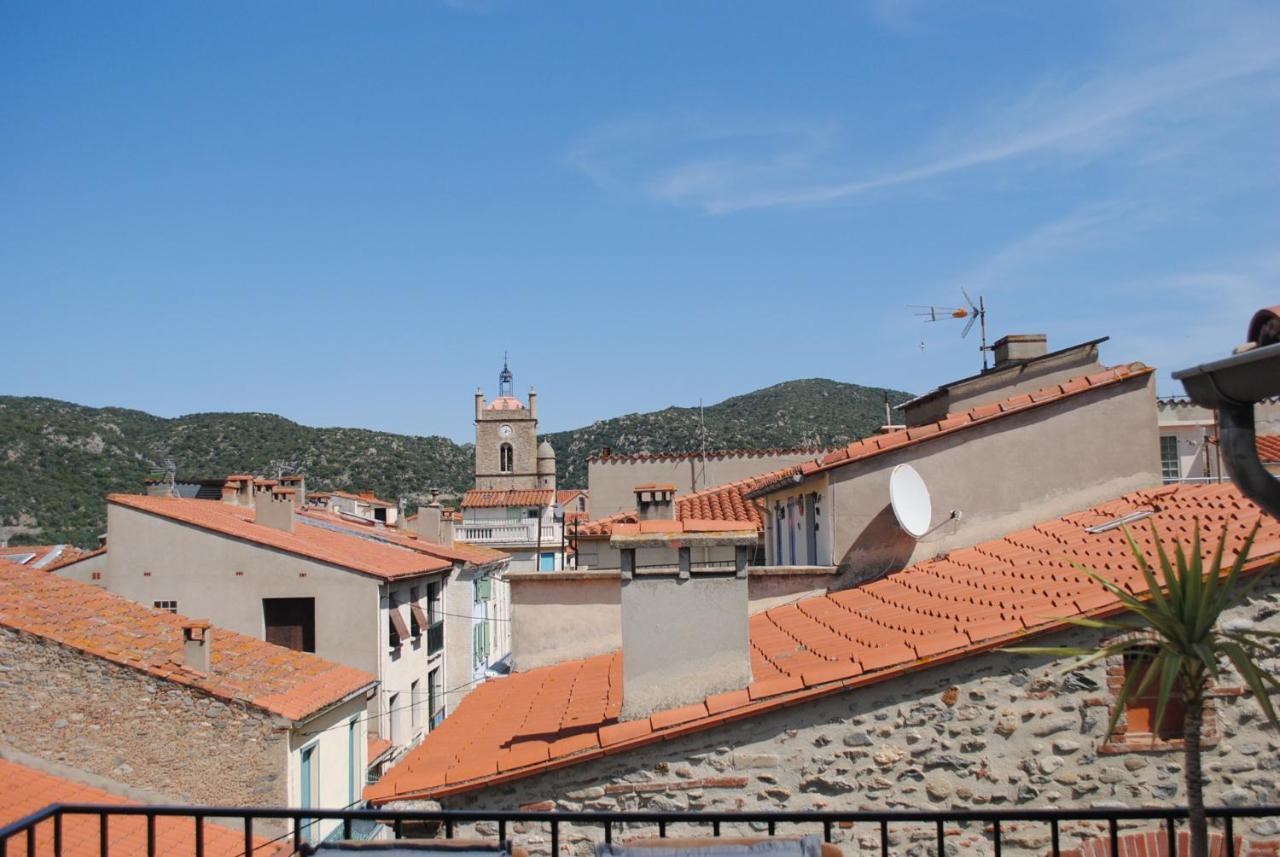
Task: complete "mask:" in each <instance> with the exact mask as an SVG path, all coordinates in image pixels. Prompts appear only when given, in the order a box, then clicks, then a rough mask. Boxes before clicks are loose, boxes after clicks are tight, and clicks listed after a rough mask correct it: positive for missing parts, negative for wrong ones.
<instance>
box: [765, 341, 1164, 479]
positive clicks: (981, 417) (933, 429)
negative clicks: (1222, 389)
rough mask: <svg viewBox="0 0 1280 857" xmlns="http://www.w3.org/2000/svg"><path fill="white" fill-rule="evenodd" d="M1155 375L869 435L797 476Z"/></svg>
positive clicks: (1138, 367)
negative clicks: (1102, 388)
mask: <svg viewBox="0 0 1280 857" xmlns="http://www.w3.org/2000/svg"><path fill="white" fill-rule="evenodd" d="M1154 371H1155V370H1154V369H1152V368H1151V367H1150V366H1145V365H1143V364H1141V363H1130V364H1127V365H1124V366H1113V367H1111V368H1110V369H1104V370H1102V371H1101V372H1095V373H1094V374H1092V375H1081V376H1079V377H1077V378H1071V379H1069V380H1067V381H1063V382H1062V383H1061V384H1054V385H1052V386H1049V387H1044V388H1041V389H1039V390H1036V391H1035V392H1034V393H1022V394H1019V395H1017V396H1011V397H1010V398H1008V399H1005V400H1003V401H1000V402H993V403H991V404H989V405H979V406H978V407H976V408H973V409H971V410H968V411H962V412H960V413H954V414H947V415H946V416H945V417H944V418H942V419H941V420H938V421H937V422H932V423H925V424H924V425H919V426H912V427H911V428H906V429H898V430H897V431H891V432H886V433H885V434H877V435H872V436H871V437H866V438H863V439H862V440H858V441H854V442H853V443H850V444H848V445H847V446H845V447H844V448H843V449H838V450H836V451H835V452H832V453H830V454H828V455H825V456H823V457H822V458H820V459H818V460H817V461H811V462H806V463H804V464H800V465H797V468H798V472H799V473H800V474H801V475H802V476H811V475H813V474H815V473H821V472H823V471H825V470H832V469H834V468H836V467H843V466H845V465H846V464H852V463H853V462H855V461H862V460H864V459H868V458H872V457H874V456H876V455H879V454H881V453H883V452H888V451H890V450H894V449H901V448H903V447H907V446H912V445H914V444H918V443H923V442H924V441H927V440H930V439H932V438H936V437H944V436H947V435H951V434H955V433H956V432H960V431H964V430H966V429H969V428H972V427H973V426H975V425H982V424H985V423H989V422H993V421H995V420H998V419H1001V418H1002V417H1005V416H1008V415H1010V414H1016V413H1022V412H1024V411H1028V410H1031V409H1033V408H1038V407H1041V406H1042V405H1048V404H1052V403H1054V402H1059V401H1062V400H1063V399H1068V398H1071V397H1072V396H1076V395H1079V394H1080V393H1084V392H1087V391H1089V390H1096V389H1098V388H1100V387H1108V386H1110V385H1112V384H1116V383H1119V382H1121V381H1127V380H1129V379H1131V378H1141V377H1145V376H1147V375H1150V374H1151V373H1152V372H1154ZM787 475H789V474H787ZM785 478H786V475H784V476H783V478H780V479H779V480H777V482H776V483H769V484H764V485H762V486H761V487H760V488H757V489H756V490H755V493H756V494H763V493H765V492H767V491H770V490H773V489H774V488H775V487H776V486H777V484H781V483H783V482H784V481H785Z"/></svg>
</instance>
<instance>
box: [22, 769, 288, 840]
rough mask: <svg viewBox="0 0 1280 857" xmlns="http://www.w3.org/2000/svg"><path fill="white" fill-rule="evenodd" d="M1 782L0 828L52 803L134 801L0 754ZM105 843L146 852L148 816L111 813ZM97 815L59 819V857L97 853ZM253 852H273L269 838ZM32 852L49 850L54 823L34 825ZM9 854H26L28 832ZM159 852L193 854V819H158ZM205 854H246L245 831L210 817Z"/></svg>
mask: <svg viewBox="0 0 1280 857" xmlns="http://www.w3.org/2000/svg"><path fill="white" fill-rule="evenodd" d="M0 781H2V782H4V784H5V787H4V790H3V791H0V827H3V826H4V825H6V824H10V823H12V822H15V821H18V820H19V819H22V818H26V817H27V816H28V815H32V814H34V813H36V812H39V811H40V810H42V809H44V808H45V807H46V806H48V805H49V804H53V803H96V804H107V805H110V806H138V805H139V804H138V802H137V801H133V800H127V799H125V798H122V797H119V796H118V795H113V794H111V793H110V792H106V791H103V790H102V789H98V788H94V787H93V786H86V785H83V784H82V783H77V782H75V781H73V780H68V779H65V778H63V777H58V776H54V775H53V774H46V773H45V772H43V771H37V770H35V769H34V768H28V767H26V766H25V765H19V764H18V763H17V762H10V761H8V760H6V759H0ZM108 830H109V834H108V836H109V838H108V840H107V845H108V847H109V848H110V850H111V853H112V854H145V853H146V851H147V820H146V818H145V817H143V816H141V815H134V816H126V815H121V816H115V817H113V818H112V819H111V821H110V824H109V827H108ZM98 835H99V830H98V819H97V817H96V816H92V815H66V816H63V818H62V855H63V857H99V852H98ZM253 841H254V853H255V854H259V855H266V854H274V853H277V852H276V850H275V849H273V848H271V847H270V846H269V841H270V840H267V839H264V838H262V837H260V836H255V837H254V838H253ZM35 846H36V847H35V848H34V849H33V853H36V854H52V853H53V822H52V821H48V822H44V823H42V824H40V825H39V826H38V827H37V828H36V842H35ZM9 851H10V853H13V854H26V853H27V838H26V834H20V835H18V836H17V837H16V838H14V839H11V840H10V841H9ZM156 853H157V854H194V853H195V822H194V821H193V820H192V819H189V818H175V817H164V816H161V817H160V818H157V819H156ZM204 853H205V854H207V855H210V857H237V855H240V854H243V853H244V834H243V833H238V832H236V831H234V830H231V829H229V828H226V827H222V826H221V825H218V824H215V823H213V822H208V823H206V824H205V826H204Z"/></svg>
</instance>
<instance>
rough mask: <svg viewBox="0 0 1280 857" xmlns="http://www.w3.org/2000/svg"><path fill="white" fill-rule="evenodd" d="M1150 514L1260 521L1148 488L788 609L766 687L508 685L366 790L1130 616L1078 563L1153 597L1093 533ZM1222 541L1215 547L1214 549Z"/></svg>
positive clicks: (1262, 558)
mask: <svg viewBox="0 0 1280 857" xmlns="http://www.w3.org/2000/svg"><path fill="white" fill-rule="evenodd" d="M1140 510H1150V511H1152V512H1153V516H1152V517H1153V519H1154V521H1155V522H1156V524H1157V526H1158V527H1159V528H1160V531H1161V533H1162V534H1163V535H1164V536H1165V537H1166V538H1169V537H1173V538H1178V539H1182V540H1184V541H1186V540H1189V535H1190V532H1191V527H1192V526H1193V521H1194V520H1195V519H1196V518H1197V517H1198V518H1199V519H1200V520H1202V521H1204V522H1206V523H1207V524H1209V525H1210V526H1211V527H1213V528H1215V529H1217V528H1225V530H1226V531H1227V533H1228V544H1227V547H1228V551H1227V552H1228V554H1230V553H1231V552H1232V551H1233V550H1235V549H1238V547H1239V546H1240V544H1241V543H1242V541H1243V539H1244V537H1245V535H1246V534H1247V532H1248V530H1249V528H1250V527H1251V526H1252V525H1253V523H1254V522H1255V521H1257V520H1258V519H1259V517H1260V513H1259V511H1258V508H1257V507H1256V506H1255V505H1253V504H1252V503H1251V502H1250V501H1248V500H1247V499H1245V498H1244V497H1243V496H1242V495H1241V494H1240V492H1239V491H1238V490H1237V489H1236V488H1235V487H1234V486H1233V485H1230V484H1223V485H1179V486H1173V487H1168V488H1160V489H1155V490H1150V491H1139V492H1135V493H1133V494H1129V495H1126V496H1124V497H1121V498H1119V499H1117V500H1113V501H1111V502H1110V503H1105V504H1102V505H1100V506H1097V507H1094V508H1092V509H1089V510H1087V511H1084V512H1079V513H1075V514H1071V515H1067V516H1065V517H1063V518H1059V519H1056V520H1052V521H1047V522H1045V523H1042V524H1039V525H1037V526H1035V527H1032V528H1030V529H1027V530H1022V531H1019V532H1015V533H1011V534H1009V535H1008V536H1006V537H1005V538H1003V539H997V540H994V541H991V542H985V543H983V544H979V545H976V546H974V547H971V548H966V549H964V550H958V551H953V552H952V553H951V554H950V555H948V556H942V557H938V558H935V559H932V560H928V561H925V562H922V563H918V564H917V565H914V566H911V567H909V568H906V569H903V570H901V571H898V572H894V573H892V574H889V575H887V576H885V577H884V578H881V579H880V580H876V581H874V582H871V583H868V584H864V585H862V586H860V587H858V588H856V589H849V590H843V591H839V592H833V593H830V594H828V595H825V596H819V597H814V598H807V599H804V600H801V601H798V602H795V603H793V604H788V605H784V606H780V607H775V608H773V609H771V610H767V611H765V612H763V613H759V614H756V615H754V616H752V617H751V618H750V620H749V623H750V636H751V662H752V664H751V669H752V675H753V678H754V681H753V684H752V685H751V686H750V687H748V688H746V689H743V690H738V691H732V692H729V693H722V694H717V695H715V696H712V697H709V698H708V699H707V700H706V701H705V703H699V704H698V705H694V706H687V707H683V708H680V709H677V710H675V711H669V712H659V713H657V714H655V715H653V716H652V717H650V718H648V719H646V720H639V721H630V722H619V721H618V716H619V712H620V711H621V707H622V654H621V652H618V651H615V652H613V653H611V654H606V655H600V656H597V657H594V658H587V659H585V660H578V661H566V662H563V663H558V664H553V665H551V666H546V667H541V668H539V669H534V670H529V671H528V672H523V673H515V674H513V675H511V676H508V677H506V678H501V679H495V680H493V681H489V682H486V683H484V684H482V685H480V686H479V687H477V688H476V689H475V690H473V691H472V692H471V693H470V694H469V695H468V696H467V697H466V698H465V699H464V700H463V701H462V703H461V705H460V706H459V708H458V710H457V712H455V713H454V714H453V715H452V716H450V717H449V718H448V719H446V720H445V722H444V725H443V726H442V727H441V728H440V729H438V730H436V731H435V732H432V733H431V734H430V735H429V736H427V738H426V740H425V741H423V743H422V744H420V745H419V746H418V747H416V748H415V749H414V750H412V751H411V752H410V753H409V754H408V755H407V756H406V757H405V758H404V760H403V761H402V762H401V763H400V764H398V765H396V766H395V767H394V768H392V770H391V771H389V772H388V773H387V774H386V775H385V776H384V777H383V779H382V780H381V781H380V782H379V783H377V784H376V785H373V786H370V787H369V788H368V789H366V791H365V796H366V797H367V798H368V799H370V800H373V801H374V802H377V803H386V802H388V801H391V800H396V799H399V798H404V797H408V796H413V797H436V796H441V795H444V794H448V793H454V792H460V791H466V790H469V789H474V788H479V787H481V786H485V785H489V784H492V783H494V782H497V781H502V780H507V779H513V778H515V777H519V776H525V775H529V774H533V773H537V772H539V771H542V770H545V769H547V768H549V767H559V766H563V765H569V764H575V763H577V762H579V761H583V760H587V759H591V758H595V757H597V756H600V755H602V754H604V753H609V752H616V751H619V750H623V749H629V748H631V747H635V746H638V745H640V744H644V743H648V742H652V741H658V740H664V739H666V738H670V737H673V736H674V735H679V734H683V733H685V732H690V731H694V730H698V729H707V728H711V727H714V726H715V725H717V724H718V723H721V722H724V718H726V717H732V718H737V717H743V716H749V715H754V714H760V713H764V712H766V711H770V710H773V709H776V708H778V707H779V706H781V705H785V704H791V703H794V702H797V701H800V700H804V699H808V698H813V697H817V696H819V695H824V694H830V693H836V692H839V691H841V690H843V689H846V688H850V687H858V686H861V685H864V684H868V683H871V682H876V681H882V680H885V679H888V678H892V677H894V676H897V675H900V674H902V673H903V672H905V671H909V670H913V669H919V668H924V667H927V666H929V665H931V664H936V663H941V662H944V661H948V660H952V659H956V658H959V657H964V656H967V655H971V654H974V653H976V652H980V651H984V650H986V649H990V648H994V647H996V646H1000V645H1005V644H1007V643H1008V642H1009V641H1010V640H1014V639H1019V638H1023V637H1028V636H1031V635H1033V634H1037V633H1043V632H1046V631H1050V630H1054V629H1057V628H1060V627H1062V625H1063V623H1062V621H1061V617H1064V616H1073V615H1080V614H1082V613H1090V614H1099V613H1108V612H1115V611H1116V610H1117V609H1119V605H1118V602H1117V601H1116V600H1115V599H1114V598H1112V597H1111V596H1110V594H1109V593H1107V592H1106V590H1104V589H1102V587H1100V586H1098V585H1097V584H1095V583H1094V582H1093V581H1091V580H1090V579H1089V578H1088V577H1087V576H1086V575H1084V574H1082V573H1081V572H1080V571H1078V570H1077V569H1076V568H1075V566H1074V564H1073V563H1075V562H1079V563H1082V564H1085V565H1087V566H1092V567H1094V568H1096V569H1097V570H1098V571H1100V572H1102V573H1103V574H1106V575H1108V576H1109V577H1110V578H1111V579H1112V580H1114V581H1117V582H1119V583H1121V584H1123V585H1126V586H1128V587H1129V588H1130V589H1131V590H1132V591H1136V592H1141V591H1143V588H1144V583H1143V578H1142V575H1141V573H1140V572H1139V570H1138V569H1137V567H1136V565H1135V564H1134V562H1133V559H1132V556H1131V555H1130V554H1129V553H1128V548H1127V546H1126V544H1125V541H1124V533H1123V530H1121V529H1120V528H1115V529H1111V530H1108V531H1106V532H1102V533H1096V534H1091V533H1089V532H1087V529H1088V528H1089V527H1093V526H1096V525H1098V524H1102V523H1106V522H1109V521H1112V520H1114V519H1116V518H1118V517H1120V516H1121V515H1124V514H1127V513H1130V512H1135V511H1140ZM1262 522H1263V525H1262V529H1261V531H1260V532H1259V535H1258V539H1257V541H1256V542H1255V545H1254V558H1255V559H1254V561H1253V562H1252V563H1251V564H1250V568H1251V570H1257V569H1258V568H1261V567H1263V565H1264V564H1265V563H1266V562H1268V561H1270V560H1273V559H1275V558H1276V557H1277V556H1280V522H1277V521H1275V520H1273V519H1270V518H1263V519H1262ZM1133 535H1134V537H1135V539H1136V540H1137V542H1138V544H1139V545H1141V546H1143V547H1144V548H1147V549H1149V550H1150V549H1152V541H1151V536H1150V532H1149V530H1147V529H1145V528H1144V527H1142V526H1137V527H1135V528H1134V530H1133ZM1212 547H1213V545H1211V544H1206V545H1205V551H1206V553H1207V552H1209V551H1210V549H1211V548H1212ZM700 706H704V707H705V711H703V710H701V709H700ZM529 742H537V746H538V747H539V750H538V753H536V754H532V756H531V758H536V757H538V756H540V755H541V747H542V745H543V743H545V742H549V744H547V747H548V749H547V757H546V759H545V760H544V761H533V762H530V763H528V764H525V765H524V766H522V767H520V766H515V765H510V766H509V767H508V768H506V769H504V768H503V765H502V761H501V760H503V759H507V760H512V759H525V758H526V756H525V755H524V754H523V752H520V751H521V748H522V747H523V746H524V745H525V744H526V743H529Z"/></svg>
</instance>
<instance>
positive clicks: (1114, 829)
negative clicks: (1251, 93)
mask: <svg viewBox="0 0 1280 857" xmlns="http://www.w3.org/2000/svg"><path fill="white" fill-rule="evenodd" d="M1208 816H1209V819H1210V823H1211V824H1212V825H1213V827H1214V832H1215V835H1216V836H1218V837H1220V838H1221V843H1220V845H1219V846H1218V847H1217V848H1216V849H1215V851H1214V853H1215V854H1221V855H1224V857H1243V855H1242V854H1240V853H1238V847H1237V843H1236V838H1237V837H1238V836H1239V835H1240V834H1241V833H1246V832H1247V831H1245V830H1243V829H1242V828H1244V827H1245V825H1244V824H1242V823H1241V822H1243V821H1245V820H1248V819H1256V818H1277V819H1280V806H1256V807H1211V808H1210V809H1209V810H1208ZM1186 817H1187V810H1186V809H1184V808H1180V807H1170V808H1154V807H1153V808H1144V809H1100V808H1081V809H1010V810H951V811H927V810H920V811H916V810H885V811H850V812H842V811H829V810H822V811H800V812H785V811H783V812H703V811H680V812H647V811H640V812H590V811H588V812H560V811H503V810H435V811H431V810H386V809H382V810H374V809H281V808H262V809H258V808H246V807H211V806H200V807H193V806H146V805H133V806H129V805H126V806H120V805H94V804H52V805H50V806H48V807H45V808H44V809H42V810H40V811H39V812H37V813H34V814H32V815H30V816H27V817H26V818H23V819H20V820H18V821H15V822H13V823H11V824H8V825H6V826H4V827H0V857H20V855H24V854H25V855H27V857H35V855H37V854H51V855H53V857H62V855H63V848H64V845H66V843H67V841H68V840H69V839H70V838H71V836H70V834H69V832H68V830H67V829H68V827H69V826H71V825H73V824H77V823H78V824H79V827H78V828H77V829H76V830H75V839H76V840H77V841H78V846H77V853H84V848H83V840H84V839H85V838H86V837H85V835H84V834H85V826H86V824H87V825H88V828H89V829H90V830H91V831H92V832H93V834H95V835H96V838H97V840H98V851H99V855H100V857H110V855H112V854H116V855H126V854H127V855H134V854H140V853H144V852H141V851H139V850H137V847H136V845H135V842H134V840H135V839H136V838H137V833H138V831H137V830H132V831H128V833H129V834H131V835H130V841H129V842H128V843H125V844H118V847H113V841H112V840H113V833H112V831H113V829H115V830H116V831H117V832H123V831H121V827H122V826H123V825H122V823H121V821H120V820H121V819H133V820H135V821H134V824H135V826H136V825H137V824H138V823H139V822H137V821H136V820H137V819H139V818H141V819H142V822H141V823H142V824H145V829H146V833H145V842H146V847H145V854H146V855H147V857H156V855H157V854H161V853H163V854H165V855H177V854H180V853H181V854H185V853H190V854H192V855H197V857H204V855H205V854H206V853H209V854H212V853H213V851H214V850H215V849H211V847H210V841H209V840H210V838H211V834H210V825H209V823H208V822H210V821H222V822H224V823H225V824H235V825H236V826H237V828H238V829H235V830H232V829H231V828H230V827H220V829H219V831H218V835H219V836H220V837H221V839H220V840H219V847H218V848H217V849H216V851H217V852H218V853H227V851H228V849H227V847H226V845H227V839H226V837H227V836H228V835H231V836H236V837H242V839H238V841H237V842H236V844H235V847H234V848H233V849H231V851H233V852H234V853H238V854H239V855H241V857H243V855H247V854H255V853H256V854H272V853H275V852H276V850H277V849H279V848H280V845H281V843H283V842H293V843H300V842H303V841H305V840H306V835H305V834H306V833H307V831H308V827H309V826H310V825H318V824H320V823H321V822H324V821H328V820H334V821H336V822H338V823H337V825H335V826H334V830H333V833H332V834H331V836H330V837H329V838H342V839H351V838H352V837H353V834H354V833H355V832H356V829H357V825H359V826H360V827H363V828H364V829H365V831H366V835H367V830H368V827H369V824H368V823H370V822H371V823H375V824H381V825H383V827H384V830H385V835H386V836H387V837H388V838H396V839H400V838H404V837H405V835H406V833H409V834H411V835H413V836H415V837H423V836H425V837H428V838H434V837H444V838H450V837H453V836H455V835H456V834H458V833H463V832H466V833H468V834H470V835H473V836H474V835H480V836H484V837H486V838H496V839H497V840H498V841H503V840H507V839H508V838H514V839H515V841H516V843H517V844H521V845H524V846H525V848H526V849H528V850H529V851H530V852H533V853H537V852H539V851H546V852H549V853H550V854H551V855H559V854H560V853H561V845H562V843H565V842H567V841H568V840H567V839H566V830H568V829H576V830H581V829H583V828H586V829H588V830H590V831H592V832H593V834H594V835H592V836H590V837H589V838H591V839H593V840H595V841H598V842H613V840H614V836H615V835H616V834H618V833H619V832H622V831H625V832H626V833H627V834H628V835H631V836H635V835H637V834H645V833H647V834H655V833H656V835H658V836H666V835H668V832H669V831H670V828H671V827H672V826H675V825H684V826H686V829H682V830H680V831H679V834H680V835H681V836H698V835H703V836H710V837H719V836H721V835H722V834H723V833H725V831H726V828H729V829H730V830H729V833H728V835H737V836H741V835H754V836H762V835H767V836H776V835H799V834H810V833H812V834H817V835H820V836H821V837H822V840H823V841H824V842H829V843H835V844H839V842H840V841H847V840H849V839H850V838H852V837H853V836H861V835H862V834H865V833H867V832H871V833H873V834H874V835H875V837H877V839H878V843H879V853H880V854H881V855H882V857H888V855H890V854H894V853H899V851H902V850H906V846H895V845H893V841H894V840H893V836H894V833H895V832H900V831H901V830H902V828H904V827H914V828H915V829H916V831H918V830H919V828H920V827H921V826H924V827H925V828H926V829H927V830H928V831H929V834H928V836H927V837H925V838H927V839H931V840H932V842H933V847H934V849H935V851H934V853H935V854H937V855H944V854H945V853H946V842H947V840H948V838H950V837H953V836H957V835H961V834H965V833H973V832H978V833H980V834H981V836H982V837H983V838H985V839H986V841H987V844H988V847H989V848H990V850H991V852H992V853H993V854H994V855H995V857H1002V855H1003V852H1004V851H1005V850H1006V849H1009V848H1010V847H1011V842H1010V838H1009V836H1008V834H1009V832H1010V831H1011V830H1015V829H1016V830H1017V831H1018V834H1019V836H1018V837H1017V839H1018V840H1019V841H1018V847H1019V848H1020V849H1021V850H1022V851H1023V852H1024V853H1035V854H1043V855H1053V857H1060V855H1063V854H1065V853H1066V852H1067V851H1068V849H1072V848H1076V847H1078V845H1076V844H1075V843H1068V842H1064V835H1065V834H1068V833H1069V834H1071V835H1074V836H1076V837H1077V838H1080V837H1081V836H1085V837H1086V838H1089V839H1095V838H1096V839H1102V840H1103V841H1104V842H1106V843H1107V844H1108V845H1109V846H1110V852H1109V853H1111V854H1113V855H1119V854H1121V853H1128V852H1127V851H1122V849H1121V840H1122V839H1123V838H1124V837H1125V836H1127V835H1132V834H1135V833H1138V832H1143V833H1145V832H1152V831H1154V832H1158V833H1163V834H1164V835H1165V836H1166V837H1167V839H1166V841H1167V842H1170V843H1176V842H1177V841H1178V836H1179V833H1180V832H1181V831H1185V819H1186ZM161 820H165V821H167V822H168V823H169V824H170V827H169V828H167V831H168V833H169V844H168V845H167V847H166V849H165V850H163V851H158V850H157V848H158V844H157V843H158V840H159V838H160V837H159V836H158V835H157V826H158V823H159V822H160V821H161ZM172 820H184V821H183V823H184V825H185V824H187V823H189V824H190V827H189V828H188V827H184V830H185V831H186V832H187V833H188V834H190V836H191V850H190V852H187V851H185V850H184V851H181V852H178V851H175V850H174V846H173V844H172V833H173V827H172V825H173V821H172ZM360 823H363V824H360ZM1028 825H1032V826H1036V827H1038V828H1039V829H1040V831H1041V832H1042V833H1043V834H1044V836H1045V837H1047V838H1043V837H1042V838H1043V841H1044V844H1043V846H1040V845H1030V846H1028V845H1027V841H1028V840H1027V836H1026V833H1027V830H1026V828H1027V826H1028ZM1122 825H1123V826H1122ZM533 826H538V829H539V830H540V831H544V832H545V836H544V835H536V834H533V833H530V830H531V829H532V828H533ZM690 828H691V829H690ZM743 828H746V829H745V830H744V829H743ZM255 831H258V833H255ZM279 831H283V832H279ZM513 831H514V832H517V833H519V834H520V835H519V836H517V837H509V835H508V834H509V833H511V832H513ZM259 833H262V834H264V835H259ZM920 838H921V837H916V836H913V837H911V839H912V843H913V844H912V847H914V843H915V842H918V841H919V839H920ZM582 839H583V837H582V835H581V834H579V835H578V836H577V837H576V839H575V840H574V841H582ZM1253 839H1254V841H1255V844H1256V842H1257V841H1259V840H1262V841H1274V840H1269V839H1268V838H1267V837H1265V836H1263V837H1256V836H1255V837H1254V838H1253ZM526 840H528V841H526ZM241 842H242V843H243V844H240V843H241ZM541 845H545V846H546V847H545V848H544V847H541ZM891 848H895V849H896V850H891ZM237 849H238V850H237ZM1177 853H1179V852H1178V849H1177V848H1176V847H1175V848H1173V849H1172V850H1171V851H1170V852H1169V854H1170V857H1172V855H1173V854H1177ZM1160 857H1165V855H1163V854H1162V855H1160Z"/></svg>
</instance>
